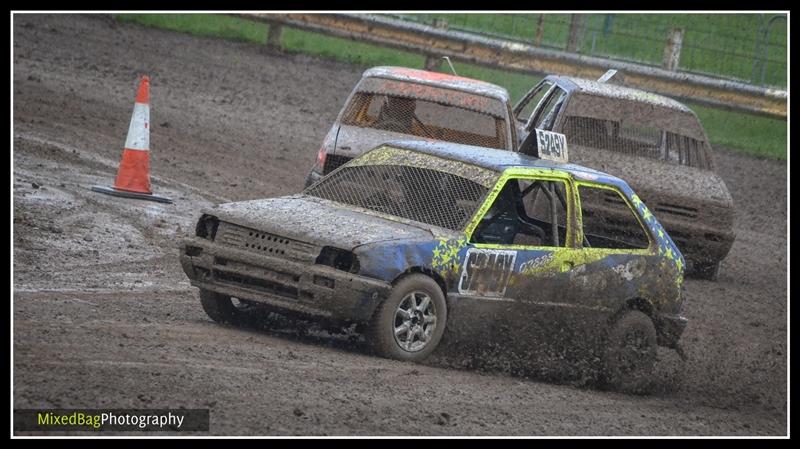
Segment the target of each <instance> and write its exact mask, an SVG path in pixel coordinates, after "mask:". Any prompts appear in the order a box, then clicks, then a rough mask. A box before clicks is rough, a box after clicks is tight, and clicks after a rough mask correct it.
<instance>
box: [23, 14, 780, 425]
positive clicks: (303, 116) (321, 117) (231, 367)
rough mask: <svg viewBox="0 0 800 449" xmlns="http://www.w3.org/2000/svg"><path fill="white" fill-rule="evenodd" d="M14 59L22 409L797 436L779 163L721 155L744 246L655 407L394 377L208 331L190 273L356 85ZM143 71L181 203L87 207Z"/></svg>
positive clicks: (286, 172)
mask: <svg viewBox="0 0 800 449" xmlns="http://www.w3.org/2000/svg"><path fill="white" fill-rule="evenodd" d="M13 39H14V42H13V45H14V47H13V51H14V55H13V60H14V67H13V70H14V75H13V77H14V78H13V95H14V97H13V113H14V121H13V123H14V124H13V126H14V129H13V133H14V141H13V142H14V146H13V177H14V178H13V200H14V218H13V220H14V231H13V239H14V251H13V256H14V260H13V263H14V298H13V317H14V323H13V326H14V327H13V330H14V334H13V337H14V346H13V348H14V355H13V367H14V372H13V376H14V388H13V390H14V407H15V408H33V407H49V408H56V407H61V408H67V407H87V408H102V407H113V408H123V407H130V408H155V407H165V408H177V407H185V408H210V410H211V432H212V433H214V434H248V435H249V434H257V435H285V434H311V435H348V434H358V435H366V434H373V435H439V434H442V435H486V434H490V435H505V434H512V435H686V434H700V435H707V434H710V435H783V434H785V433H786V432H787V408H786V385H787V379H786V370H787V365H786V359H787V357H786V349H787V348H786V327H787V315H786V311H787V289H786V285H787V271H786V267H787V260H786V257H787V255H786V250H787V228H786V223H787V216H786V210H787V203H786V201H787V193H786V176H787V168H786V165H785V163H782V162H776V161H768V160H759V159H753V158H749V157H745V156H741V155H738V154H736V153H732V152H729V151H726V150H723V149H718V150H717V152H716V161H717V165H718V171H719V172H720V173H721V175H722V176H723V177H724V178H725V180H726V182H727V184H728V187H729V188H730V190H731V193H732V195H733V197H734V200H735V202H736V207H737V227H736V232H737V238H736V243H735V244H734V247H733V250H732V252H731V254H730V255H729V256H728V258H727V259H726V260H725V261H724V262H723V265H722V273H721V275H720V279H719V281H718V282H707V281H697V280H689V281H688V282H687V292H686V294H687V298H688V303H687V305H686V316H687V317H688V318H689V320H690V321H689V327H688V328H687V330H686V332H685V334H684V337H683V342H684V345H685V349H686V352H687V354H688V361H687V362H685V363H683V362H681V361H680V359H679V358H678V357H677V356H675V354H674V353H673V352H671V351H661V352H660V353H659V356H660V357H659V388H658V389H657V391H655V392H654V393H653V394H652V395H650V396H629V395H624V394H619V393H614V392H608V391H602V390H599V389H597V388H593V387H591V386H588V387H587V386H585V385H583V384H581V383H580V382H574V381H567V382H561V383H558V382H553V381H545V380H543V379H531V378H526V377H524V376H519V375H509V374H508V373H505V372H503V371H502V369H501V368H498V366H500V367H502V364H494V365H492V364H489V365H492V366H494V368H490V369H465V368H463V367H462V366H459V363H458V360H456V361H455V362H454V361H453V360H454V358H453V357H448V356H441V355H440V356H437V357H435V358H434V360H433V361H432V362H431V363H429V364H426V365H414V364H408V363H400V362H395V361H389V360H384V359H380V358H375V357H372V356H369V355H368V354H367V353H366V351H365V350H364V349H363V346H362V345H361V344H360V343H359V342H355V343H351V342H350V341H349V340H347V339H344V338H340V337H334V336H329V335H326V334H324V333H320V332H314V331H312V332H310V333H299V332H297V331H295V330H292V329H293V328H288V329H280V328H278V329H277V330H275V329H272V330H266V329H237V328H232V327H227V326H221V325H217V324H214V323H212V322H211V321H210V320H209V319H208V318H207V317H206V315H205V314H204V312H203V310H202V309H201V307H200V304H199V302H198V299H197V292H196V289H193V288H191V287H190V286H189V283H188V282H187V280H186V277H185V275H184V273H183V272H182V270H181V268H180V265H179V263H178V251H177V246H176V242H177V237H176V236H178V235H180V234H181V233H182V232H183V230H185V229H187V228H191V227H192V226H193V222H194V220H195V219H196V210H197V209H198V208H199V207H201V206H203V205H207V204H212V203H215V202H222V201H231V200H244V199H251V198H260V197H265V196H273V195H281V194H289V193H294V192H297V191H298V190H300V189H301V188H302V185H303V180H304V176H305V174H306V173H307V170H308V169H309V167H310V166H311V165H312V163H313V161H314V157H315V155H316V151H317V149H318V148H319V145H320V143H321V141H322V138H323V137H324V135H325V133H326V132H327V130H328V128H329V126H330V124H331V122H332V121H333V120H334V118H335V115H336V113H337V112H338V110H339V108H340V107H341V105H342V104H343V102H344V99H345V97H346V96H347V94H348V92H349V91H350V89H351V88H352V86H353V84H354V83H355V81H356V80H357V79H358V78H359V75H360V72H361V71H362V70H363V69H362V68H360V67H355V66H351V65H346V64H341V63H336V62H331V61H327V60H320V59H316V58H311V57H307V56H303V55H285V54H279V53H271V52H268V51H267V50H266V49H265V48H262V47H260V46H257V45H253V44H246V43H235V42H228V41H222V40H214V39H202V38H196V37H191V36H187V35H182V34H177V33H172V32H167V31H162V30H154V29H146V28H142V27H139V26H136V25H131V24H117V23H114V22H113V21H112V20H110V19H109V18H106V17H103V16H99V15H98V16H77V15H57V16H55V15H35V16H34V15H15V16H14V29H13ZM142 73H146V74H149V75H150V77H151V120H152V132H151V149H152V153H151V166H152V169H153V176H154V179H153V185H154V190H155V191H156V192H157V193H159V194H162V195H167V196H171V197H173V198H174V199H175V204H173V205H165V204H159V203H151V202H137V201H135V200H125V199H118V198H113V197H109V196H105V195H100V194H96V193H93V192H91V191H89V187H90V186H91V185H94V184H105V185H108V184H110V183H112V182H113V178H114V175H115V172H116V165H117V163H118V161H119V157H120V155H121V150H122V144H123V143H124V140H125V134H126V132H127V127H128V122H129V120H130V114H131V111H132V106H133V97H134V94H135V90H136V83H137V79H138V76H139V75H140V74H142ZM462 365H464V366H466V365H469V364H468V363H464V364H462Z"/></svg>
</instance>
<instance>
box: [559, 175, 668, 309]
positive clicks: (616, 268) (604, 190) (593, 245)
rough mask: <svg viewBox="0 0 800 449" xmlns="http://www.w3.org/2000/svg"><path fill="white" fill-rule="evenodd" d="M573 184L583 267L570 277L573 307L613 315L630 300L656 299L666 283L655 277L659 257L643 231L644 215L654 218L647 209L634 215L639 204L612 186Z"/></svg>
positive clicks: (589, 183) (595, 183)
mask: <svg viewBox="0 0 800 449" xmlns="http://www.w3.org/2000/svg"><path fill="white" fill-rule="evenodd" d="M575 185H576V191H577V193H578V203H577V204H578V206H579V207H578V208H579V209H580V212H579V213H580V217H579V218H580V222H579V228H580V229H579V232H578V235H579V238H580V240H581V249H580V254H578V259H579V260H580V263H581V268H580V269H579V270H574V271H573V274H572V279H571V284H572V294H573V297H574V300H575V304H576V305H577V306H579V307H580V308H582V309H584V310H589V309H595V310H598V311H601V312H603V311H604V312H605V313H613V312H614V311H616V310H619V309H620V307H622V306H623V305H624V303H625V302H626V301H629V300H631V299H634V298H640V299H645V300H649V299H652V297H658V296H660V294H659V292H658V290H659V289H660V288H662V287H661V285H660V284H664V282H659V280H658V279H657V276H656V275H657V274H658V273H660V272H661V269H660V268H659V267H658V263H659V262H660V261H661V258H660V257H658V245H657V243H656V239H655V238H654V236H653V235H652V234H651V232H649V231H648V230H647V229H648V228H649V226H648V224H647V223H646V220H647V217H648V216H649V217H650V219H652V220H654V218H652V215H650V213H649V211H648V212H647V213H646V214H645V215H644V216H642V215H640V214H639V213H637V212H636V210H637V205H633V204H632V201H631V200H630V199H629V198H628V197H627V196H626V195H624V194H623V192H622V191H621V190H620V189H619V188H617V187H615V186H612V185H607V184H603V183H598V182H589V181H578V182H576V184H575ZM635 198H636V199H637V200H638V197H635ZM639 203H640V205H641V204H642V203H641V201H639Z"/></svg>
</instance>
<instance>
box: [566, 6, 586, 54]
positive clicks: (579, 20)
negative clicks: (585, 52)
mask: <svg viewBox="0 0 800 449" xmlns="http://www.w3.org/2000/svg"><path fill="white" fill-rule="evenodd" d="M584 19H585V15H584V14H572V19H571V20H570V24H569V39H568V40H567V51H571V52H574V53H578V52H580V51H581V40H582V39H583V22H584Z"/></svg>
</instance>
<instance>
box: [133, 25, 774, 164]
mask: <svg viewBox="0 0 800 449" xmlns="http://www.w3.org/2000/svg"><path fill="white" fill-rule="evenodd" d="M470 16H473V15H470ZM480 16H483V14H481V15H480ZM548 17H549V16H548ZM117 20H120V21H123V22H133V23H138V24H141V25H146V26H152V27H157V28H165V29H169V30H173V31H180V32H185V33H189V34H193V35H196V36H205V37H218V38H224V39H231V40H237V41H244V42H254V43H259V44H262V45H263V44H265V43H266V40H267V25H265V24H263V23H257V22H252V21H249V20H244V19H240V18H237V17H231V16H225V15H219V14H120V15H118V16H117ZM483 20H489V19H483ZM495 20H497V18H495ZM494 26H499V25H498V24H495V25H494ZM543 40H544V38H543ZM282 44H283V47H284V49H285V50H286V51H288V52H293V53H305V54H310V55H315V56H320V57H324V58H330V59H335V60H338V61H343V62H347V63H352V64H356V65H360V66H363V67H370V66H376V65H399V66H406V67H417V68H422V67H423V65H424V61H425V58H424V57H423V56H421V55H417V54H414V53H409V52H403V51H399V50H393V49H388V48H385V47H380V46H376V45H371V44H365V43H361V42H355V41H352V40H349V39H340V38H335V37H329V36H325V35H322V34H317V33H310V32H306V31H301V30H296V29H290V28H284V31H283V36H282ZM453 65H454V67H455V69H456V71H457V72H458V74H459V75H462V76H468V77H472V78H477V79H483V80H486V81H489V82H492V83H495V84H499V85H501V86H503V87H505V88H506V89H508V91H509V93H510V95H511V98H512V100H514V101H516V100H517V99H519V98H520V97H521V96H522V95H523V94H524V93H525V92H527V90H528V89H530V88H531V87H532V86H533V85H534V84H536V83H537V82H538V81H539V80H540V79H541V78H540V77H536V76H531V75H524V74H519V73H513V72H506V71H502V70H496V69H490V68H486V67H482V66H476V65H472V64H462V63H457V62H454V63H453ZM440 70H442V71H449V68H448V67H447V64H446V63H443V64H442V65H441V67H440ZM689 106H690V107H691V108H692V109H693V110H694V111H695V112H696V113H697V115H698V117H700V120H701V122H702V123H703V126H704V127H705V129H706V132H707V133H708V137H709V139H710V140H711V143H712V144H714V145H720V146H723V147H726V148H730V149H733V150H738V151H741V152H744V153H747V154H751V155H755V156H763V157H770V158H775V159H786V151H787V122H786V121H785V120H780V119H770V118H765V117H759V116H753V115H750V114H744V113H738V112H730V111H724V110H719V109H713V108H707V107H702V106H697V105H691V104H690V105H689Z"/></svg>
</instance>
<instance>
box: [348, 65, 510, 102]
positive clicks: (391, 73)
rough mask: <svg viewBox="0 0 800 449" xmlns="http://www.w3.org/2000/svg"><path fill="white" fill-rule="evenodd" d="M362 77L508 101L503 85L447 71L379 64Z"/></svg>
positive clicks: (508, 97)
mask: <svg viewBox="0 0 800 449" xmlns="http://www.w3.org/2000/svg"><path fill="white" fill-rule="evenodd" d="M363 77H364V78H367V77H373V78H388V79H393V80H401V81H412V82H415V83H420V84H427V85H430V86H436V87H444V88H448V89H455V90H460V91H463V92H469V93H474V94H479V95H484V96H487V97H491V98H495V99H497V100H500V101H502V102H508V101H510V96H509V94H508V91H507V90H506V89H505V88H504V87H501V86H498V85H497V84H492V83H489V82H486V81H481V80H477V79H474V78H465V77H463V76H456V75H448V74H447V73H439V72H431V71H427V70H418V69H411V68H408V67H394V66H379V67H372V68H371V69H367V70H366V71H364V74H363Z"/></svg>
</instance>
